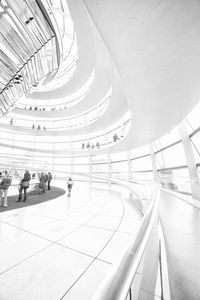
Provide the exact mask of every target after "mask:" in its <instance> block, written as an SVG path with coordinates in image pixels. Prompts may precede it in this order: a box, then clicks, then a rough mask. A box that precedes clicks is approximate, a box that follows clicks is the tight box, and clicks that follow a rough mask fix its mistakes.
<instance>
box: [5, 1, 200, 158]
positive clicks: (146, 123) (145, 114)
mask: <svg viewBox="0 0 200 300" xmlns="http://www.w3.org/2000/svg"><path fill="white" fill-rule="evenodd" d="M67 3H68V6H69V10H70V13H71V16H72V19H73V22H74V29H75V34H76V37H77V45H78V60H77V67H76V70H75V72H74V74H73V76H72V77H71V79H70V80H69V81H68V82H66V83H64V85H63V86H62V87H59V88H55V89H54V90H50V91H42V92H40V91H37V92H36V91H35V92H33V93H32V94H30V95H27V97H26V101H27V105H31V104H32V103H34V101H37V103H39V101H40V100H47V102H48V101H51V102H52V105H53V103H54V101H55V99H58V98H65V97H68V96H70V95H72V94H73V93H75V92H76V91H77V90H79V89H81V87H82V86H83V85H84V84H85V83H86V82H87V80H88V78H89V77H90V76H91V74H92V72H93V71H94V80H93V81H92V82H91V85H90V87H89V89H88V91H87V92H86V93H85V96H84V97H83V99H82V100H81V101H80V102H79V103H77V104H76V105H74V106H72V107H69V108H68V109H66V110H61V111H41V112H40V111H34V110H33V111H29V110H24V111H23V110H22V109H19V108H15V109H14V110H13V112H12V113H16V114H17V117H20V116H21V117H22V119H23V115H29V116H30V119H33V120H34V117H35V118H37V119H38V118H41V122H42V120H43V119H46V120H49V119H50V120H51V119H55V118H63V117H66V118H67V117H71V116H76V115H80V114H81V113H85V112H86V111H88V110H89V109H91V108H93V107H95V106H96V105H97V104H98V103H99V102H100V101H101V100H102V98H103V97H105V95H106V93H107V92H108V90H109V89H110V88H112V98H111V101H110V105H109V106H108V108H107V110H106V111H105V112H104V114H103V115H102V116H101V117H100V118H99V119H98V120H97V121H95V122H94V123H93V124H90V125H87V126H85V127H83V128H77V129H73V130H69V129H68V130H66V129H64V128H63V129H61V130H60V131H59V132H57V131H56V132H53V131H40V132H37V131H32V130H31V129H27V128H25V127H23V126H13V127H12V128H13V131H21V132H27V134H31V135H44V136H48V135H52V136H55V135H58V136H59V135H66V136H67V135H69V136H70V135H83V136H87V135H88V134H90V133H95V131H96V132H97V131H99V130H106V128H107V127H109V126H110V125H112V124H114V123H115V122H116V121H117V120H120V118H121V117H122V116H123V115H124V114H125V113H126V112H128V111H130V112H131V126H130V130H129V132H128V134H127V136H126V137H125V138H124V139H123V140H122V141H121V142H119V143H114V145H113V147H110V148H109V150H102V151H110V152H112V151H123V150H129V149H132V148H134V147H139V146H142V145H144V144H148V143H151V142H152V141H154V140H156V139H158V138H159V137H161V136H162V135H163V134H165V133H166V132H167V131H169V130H171V129H172V128H173V127H174V126H175V125H177V124H178V123H179V122H180V121H181V120H182V119H183V118H184V117H185V116H186V114H187V113H188V112H189V111H190V110H191V109H192V108H193V107H194V106H195V104H196V103H197V102H198V101H199V96H200V86H199V79H200V60H199V53H200V38H199V36H200V2H199V1H196V0H185V1H182V0H168V1H160V0H140V1H133V0H126V1H123V0H117V1H116V0H101V1H97V0H68V1H67ZM8 116H9V115H8ZM1 128H5V129H9V128H10V125H6V124H1ZM45 151H46V150H45ZM99 151H101V149H100V150H99Z"/></svg>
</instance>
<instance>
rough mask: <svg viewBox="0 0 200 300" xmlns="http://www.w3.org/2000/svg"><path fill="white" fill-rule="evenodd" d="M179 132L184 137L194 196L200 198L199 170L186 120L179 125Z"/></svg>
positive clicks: (184, 147) (183, 141)
mask: <svg viewBox="0 0 200 300" xmlns="http://www.w3.org/2000/svg"><path fill="white" fill-rule="evenodd" d="M179 133H180V136H181V139H182V144H183V149H184V153H185V158H186V162H187V165H188V173H189V178H190V182H191V191H192V197H193V198H194V199H197V200H200V184H199V175H198V171H197V166H196V161H195V157H194V152H193V149H192V144H191V140H190V137H189V135H188V132H187V128H186V125H185V123H184V121H183V122H182V123H181V124H180V126H179Z"/></svg>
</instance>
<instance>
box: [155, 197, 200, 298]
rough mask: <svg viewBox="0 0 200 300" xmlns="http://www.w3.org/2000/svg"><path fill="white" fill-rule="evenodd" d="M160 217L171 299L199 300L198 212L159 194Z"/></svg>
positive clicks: (199, 232) (178, 201)
mask: <svg viewBox="0 0 200 300" xmlns="http://www.w3.org/2000/svg"><path fill="white" fill-rule="evenodd" d="M160 216H161V221H162V225H163V231H164V236H165V241H166V250H167V263H168V270H169V279H170V290H171V298H172V299H174V300H199V299H200V280H199V274H200V210H198V209H197V208H194V207H193V206H191V205H189V204H187V203H186V202H184V201H182V200H180V199H179V198H177V197H176V196H173V195H171V194H169V193H167V192H164V191H162V192H161V205H160Z"/></svg>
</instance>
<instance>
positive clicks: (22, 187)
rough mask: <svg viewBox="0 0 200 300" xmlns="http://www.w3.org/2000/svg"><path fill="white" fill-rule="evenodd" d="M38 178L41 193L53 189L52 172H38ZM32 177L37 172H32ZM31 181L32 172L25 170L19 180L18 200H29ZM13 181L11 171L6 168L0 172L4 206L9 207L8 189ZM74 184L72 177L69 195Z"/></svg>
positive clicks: (69, 181)
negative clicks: (28, 191) (28, 193)
mask: <svg viewBox="0 0 200 300" xmlns="http://www.w3.org/2000/svg"><path fill="white" fill-rule="evenodd" d="M37 175H38V179H39V190H40V193H45V190H46V189H47V190H50V189H51V180H52V174H51V172H48V173H44V172H41V173H38V174H37ZM32 178H35V174H32ZM30 181H31V174H30V172H29V170H28V169H26V170H25V172H24V175H23V177H22V179H21V180H20V182H19V187H18V189H19V195H18V199H17V200H16V202H21V201H23V202H25V201H26V200H27V189H28V188H29V183H30ZM11 183H12V176H11V175H10V173H9V172H8V171H7V170H5V171H3V172H0V205H1V206H2V207H7V206H8V202H7V195H8V189H9V187H10V185H11ZM72 186H73V180H72V178H71V177H69V178H68V180H67V189H68V195H67V196H68V197H70V196H71V190H72Z"/></svg>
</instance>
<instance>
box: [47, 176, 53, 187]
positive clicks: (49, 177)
mask: <svg viewBox="0 0 200 300" xmlns="http://www.w3.org/2000/svg"><path fill="white" fill-rule="evenodd" d="M51 180H52V175H51V172H48V179H47V186H48V190H50V189H51V187H50V183H51Z"/></svg>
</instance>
